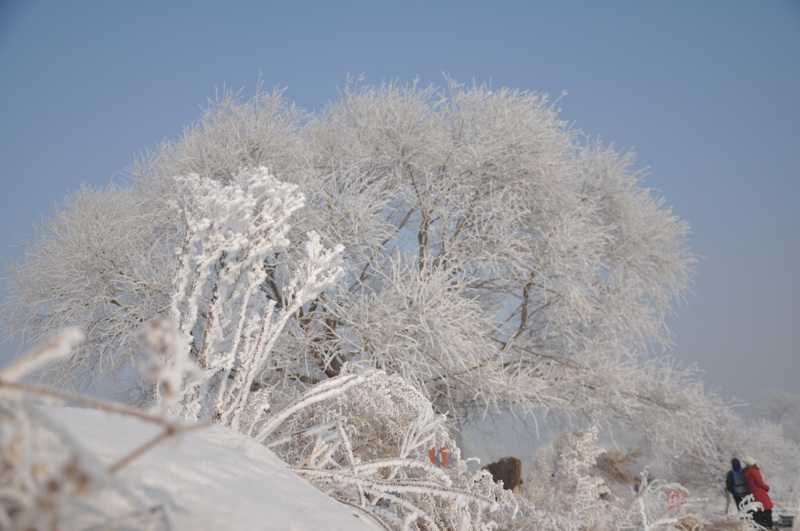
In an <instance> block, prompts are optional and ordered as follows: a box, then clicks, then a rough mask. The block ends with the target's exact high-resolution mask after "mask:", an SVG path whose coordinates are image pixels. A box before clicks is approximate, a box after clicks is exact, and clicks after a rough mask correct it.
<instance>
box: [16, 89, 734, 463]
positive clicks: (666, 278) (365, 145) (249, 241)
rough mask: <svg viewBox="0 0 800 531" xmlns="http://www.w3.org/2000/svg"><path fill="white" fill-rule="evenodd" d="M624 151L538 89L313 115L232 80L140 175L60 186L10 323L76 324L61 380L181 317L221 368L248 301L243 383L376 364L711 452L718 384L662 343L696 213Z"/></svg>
mask: <svg viewBox="0 0 800 531" xmlns="http://www.w3.org/2000/svg"><path fill="white" fill-rule="evenodd" d="M633 163H634V160H633V155H632V154H631V153H626V154H620V153H618V152H616V151H615V150H614V149H613V148H610V147H607V146H603V145H601V144H600V143H599V142H595V141H592V140H589V139H587V138H586V137H585V135H583V133H582V132H580V131H578V130H575V129H572V128H571V127H570V126H569V125H568V124H566V123H565V122H563V121H562V120H560V119H559V118H558V113H557V110H556V109H555V108H554V106H553V105H552V104H551V103H550V102H549V101H548V99H547V97H546V96H544V95H540V94H536V93H530V92H523V91H516V90H510V89H499V90H494V89H491V88H489V87H486V86H465V85H461V84H458V83H456V82H452V81H450V82H448V83H447V84H446V86H445V87H436V86H429V87H421V86H419V85H417V84H415V83H412V84H409V85H400V84H396V83H384V84H381V85H379V86H360V85H358V84H357V83H353V84H350V85H348V86H347V88H346V89H345V90H344V91H343V92H342V93H341V94H340V97H339V99H338V100H337V101H334V102H332V103H331V104H329V105H328V106H327V107H326V108H325V109H324V110H323V111H322V112H319V113H316V114H311V113H306V112H304V111H302V110H300V109H298V108H296V107H295V106H294V105H292V104H290V103H289V102H288V101H286V99H285V98H284V96H283V93H282V92H281V91H280V90H277V91H274V92H272V93H262V92H259V93H258V94H257V95H256V96H255V97H254V98H252V99H250V100H247V101H243V100H241V99H239V98H238V97H237V96H236V95H234V94H233V93H232V92H226V93H224V94H222V96H221V97H219V98H218V99H217V100H215V101H212V102H210V104H209V106H208V108H207V109H206V111H205V112H204V113H203V115H202V117H201V118H200V119H199V120H198V121H197V122H196V123H195V124H193V125H191V126H189V127H187V128H186V129H185V130H184V131H183V133H182V135H181V136H180V138H179V139H178V140H176V141H173V142H166V143H164V144H163V145H161V146H159V148H158V149H157V150H155V151H154V152H150V153H148V154H146V155H145V156H143V157H142V158H140V159H139V160H138V161H136V162H135V163H134V164H133V165H132V166H131V168H129V174H130V178H131V185H130V186H129V187H111V188H108V189H104V190H91V189H84V190H81V191H79V192H78V193H76V194H74V195H72V196H70V197H69V198H68V199H67V200H66V202H65V205H64V206H63V207H62V208H61V209H59V210H58V211H57V212H56V214H55V216H54V217H53V218H52V219H50V220H48V221H47V222H46V223H45V224H44V225H43V227H42V228H41V230H40V232H39V233H38V235H37V237H36V239H35V241H33V242H32V244H31V247H30V250H29V252H28V254H27V255H26V257H25V258H24V259H23V260H22V261H21V262H20V263H19V264H17V265H16V266H15V267H14V268H13V270H12V279H11V294H10V297H9V298H8V299H7V302H6V305H5V310H6V312H5V313H6V316H7V317H8V320H7V322H8V324H9V326H10V329H11V330H12V331H13V332H14V333H18V334H21V335H22V336H23V337H24V338H25V339H26V340H29V341H31V342H35V341H39V340H40V339H41V337H42V336H43V335H44V334H47V333H49V332H50V331H51V330H52V329H54V328H59V327H62V326H64V325H75V326H78V327H79V328H81V329H82V330H85V333H86V338H87V339H86V341H85V343H84V344H83V346H82V347H81V348H80V349H79V350H78V351H77V354H76V355H75V356H73V357H72V358H71V359H70V360H68V362H67V363H66V365H64V366H62V367H61V368H60V369H59V372H58V373H57V374H58V375H59V376H61V377H67V378H72V379H74V378H75V377H76V376H77V377H81V375H83V376H84V377H85V376H89V377H98V376H101V375H111V374H114V373H118V372H119V371H120V370H121V369H122V368H123V367H125V366H130V365H132V366H134V367H137V366H138V365H140V364H141V360H142V359H143V355H142V347H141V345H140V344H139V343H138V341H137V339H136V335H137V331H138V330H140V329H141V327H142V326H143V325H144V324H145V323H146V322H147V321H148V320H150V319H152V318H155V317H159V316H167V315H170V314H172V315H173V316H175V317H176V318H178V319H179V320H180V321H181V322H182V323H183V324H182V325H181V326H182V329H181V332H182V333H183V334H184V335H183V336H182V337H183V341H185V342H186V343H187V345H186V347H187V349H188V351H189V354H190V356H191V358H192V359H193V360H195V361H196V362H197V363H198V364H199V365H200V366H201V367H203V368H204V369H206V368H208V367H210V365H209V360H210V359H211V358H210V357H209V355H213V356H217V357H218V359H220V360H221V359H225V360H227V361H226V362H225V363H228V365H226V366H225V367H224V371H227V373H225V374H226V376H225V377H224V378H223V377H222V376H221V375H222V374H223V373H224V371H223V372H220V373H218V377H219V379H218V380H217V381H216V383H214V384H213V385H215V386H218V387H216V389H220V387H219V386H222V387H225V386H226V385H227V384H226V383H225V382H227V381H228V380H227V379H228V378H238V377H240V376H241V375H242V374H243V373H242V371H244V370H245V369H247V370H249V368H251V367H248V366H247V363H248V362H247V361H246V360H247V359H249V358H246V357H242V356H243V354H242V352H244V351H243V350H241V349H243V348H245V347H246V346H248V345H249V346H252V345H253V344H254V342H258V341H261V339H259V333H261V332H259V329H258V327H253V326H250V325H251V324H252V323H254V322H255V321H250V320H248V319H250V318H251V317H250V313H249V312H253V315H260V317H261V319H262V321H260V322H261V323H262V324H263V323H267V324H269V323H273V324H275V323H280V326H276V327H275V328H274V329H273V331H274V332H275V334H274V338H272V340H271V342H270V343H269V355H268V356H265V357H263V358H261V361H259V363H258V366H257V367H256V369H257V373H254V374H249V375H248V377H247V378H245V379H243V380H241V381H240V382H238V383H236V384H231V385H238V386H240V389H242V390H243V392H245V393H249V392H253V393H255V392H258V391H259V390H260V389H265V388H274V387H275V386H284V385H296V386H301V387H305V386H310V385H312V384H314V383H318V382H321V381H324V380H326V379H327V378H330V377H333V376H336V375H338V374H339V373H340V372H341V371H342V368H343V367H344V365H345V364H350V365H351V366H354V367H358V366H366V367H372V368H377V369H380V370H385V371H387V372H388V373H390V374H399V375H401V376H403V377H404V378H405V379H407V380H408V381H411V382H413V383H414V384H415V385H416V386H417V387H418V388H419V389H420V390H421V391H422V393H423V394H424V395H425V396H426V397H427V398H428V399H430V400H431V401H432V403H433V404H434V406H435V408H436V409H437V410H438V411H439V412H440V413H446V414H448V415H449V416H450V417H451V418H454V419H457V420H469V419H471V418H475V417H476V416H481V415H483V414H485V413H486V412H493V411H497V410H500V409H503V408H517V409H521V410H522V411H548V410H557V411H562V412H566V413H569V414H580V415H586V416H588V417H590V418H592V419H593V420H594V421H598V422H602V421H609V422H621V423H623V424H629V425H635V426H637V429H639V430H641V431H642V432H643V433H644V434H645V435H647V436H648V437H650V439H651V441H652V442H653V444H656V445H661V449H662V450H663V451H673V450H675V449H676V448H678V449H687V448H690V447H691V448H694V449H699V450H700V451H702V452H711V451H713V442H712V441H711V436H710V432H711V431H713V429H714V426H715V424H716V423H717V422H718V421H719V420H718V419H719V415H718V414H717V413H718V411H717V409H715V408H716V407H717V406H718V405H719V404H718V399H717V398H716V397H714V396H713V395H709V394H706V393H705V391H704V389H703V385H702V382H701V381H700V380H699V378H697V376H696V372H695V371H694V369H692V368H688V369H684V368H680V367H678V366H677V365H676V364H675V363H673V362H672V361H671V360H670V359H669V358H665V357H663V356H662V355H660V354H658V352H657V351H656V350H655V347H658V346H659V345H661V346H664V345H668V344H669V342H670V336H669V331H668V330H667V328H666V326H665V316H666V315H667V314H668V313H669V311H670V310H671V308H672V306H673V305H674V304H675V303H676V301H678V300H679V299H680V297H681V296H682V294H683V293H684V292H685V291H686V289H687V286H688V283H689V281H690V278H691V275H692V264H693V261H694V259H693V257H692V255H691V253H690V252H689V249H688V244H687V234H688V227H687V225H686V223H685V222H683V221H681V220H679V219H678V218H677V217H676V216H674V215H673V213H672V212H671V210H670V209H669V208H668V207H667V206H666V204H665V202H664V200H663V199H662V198H660V197H659V196H658V194H656V193H655V192H654V191H653V190H650V189H648V188H646V187H644V186H643V183H642V174H641V173H640V172H638V171H636V170H635V169H634V167H633ZM260 168H268V171H267V170H262V169H260ZM272 176H274V177H275V178H277V181H274V182H273V180H272V179H273V177H272ZM259 179H261V180H259ZM281 183H284V184H281ZM286 186H290V187H291V190H289V189H287V188H286ZM281 190H283V191H281ZM265 192H268V193H267V195H266V196H263V195H259V194H263V193H265ZM281 194H283V195H281ZM254 197H261V199H252V198H254ZM248 198H250V199H248ZM248 201H249V202H248ZM265 205H272V206H270V207H269V208H267V207H265ZM265 208H266V209H267V210H268V211H269V212H270V214H269V216H266V214H264V212H266V211H267V210H264V209H265ZM270 209H272V210H270ZM223 219H224V220H226V221H225V223H222V222H221V221H220V220H223ZM215 230H216V232H214V231H215ZM270 231H272V232H270ZM275 231H279V232H280V234H278V233H276V232H275ZM312 235H313V236H312ZM265 242H266V243H265ZM267 243H268V245H267ZM309 245H312V247H314V249H315V250H310V248H309ZM309 253H310V254H309ZM314 253H316V254H314ZM331 253H333V254H331ZM333 255H335V256H336V261H335V264H334V263H333V262H326V260H328V259H332V258H331V257H332V256H333ZM315 260H316V261H315ZM188 265H191V268H190V269H189V270H187V266H188ZM315 265H316V266H320V267H323V266H324V267H323V269H322V270H319V271H318V272H320V271H323V270H324V275H323V276H322V277H320V278H317V279H316V280H314V281H313V282H312V284H313V287H314V289H310V290H308V291H303V286H307V285H309V284H308V283H309V282H311V280H310V279H312V277H313V275H312V274H311V273H310V271H311V270H310V269H309V268H312V269H313V266H315ZM334 265H335V267H334ZM326 268H327V269H326ZM320 274H321V273H320ZM248 275H250V276H248ZM325 275H327V276H325ZM323 277H324V278H323ZM187 282H188V283H189V284H187ZM192 283H194V284H192ZM304 283H306V284H304ZM187 286H193V288H191V289H190V287H187ZM195 288H196V289H195ZM192 289H195V291H192ZM298 290H299V291H298ZM298 294H300V295H302V296H300V295H298ZM242 323H249V324H247V325H246V326H245V325H244V324H242ZM264 326H267V325H266V324H265V325H264ZM270 326H272V325H270ZM209 353H210V354H209ZM219 363H222V362H221V361H220V362H219ZM203 385H211V383H209V381H208V380H207V381H206V383H205V384H203ZM220 396H221V395H220ZM231 404H233V402H231V403H228V404H227V405H226V406H225V407H227V408H229V407H233V406H232V405H231ZM228 411H230V410H229V409H228ZM218 413H219V411H217V412H216V413H214V411H212V410H208V411H207V412H206V413H204V414H205V415H208V416H211V417H213V416H214V415H215V414H218ZM678 419H679V420H678ZM676 426H680V429H679V430H673V428H675V427H676ZM671 430H672V431H671ZM667 434H669V436H668V437H666V435H667Z"/></svg>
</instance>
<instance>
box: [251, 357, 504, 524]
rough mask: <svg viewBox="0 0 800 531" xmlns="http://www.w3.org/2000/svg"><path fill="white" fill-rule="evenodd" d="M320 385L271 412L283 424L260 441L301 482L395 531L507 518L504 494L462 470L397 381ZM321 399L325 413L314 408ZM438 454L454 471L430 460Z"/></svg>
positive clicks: (364, 377)
mask: <svg viewBox="0 0 800 531" xmlns="http://www.w3.org/2000/svg"><path fill="white" fill-rule="evenodd" d="M317 387H322V388H323V390H322V391H320V392H316V393H315V388H312V389H311V390H310V391H308V392H306V393H304V394H303V395H301V396H299V397H297V398H296V399H294V400H293V401H290V402H289V403H288V404H286V405H282V406H281V407H280V408H276V409H279V412H278V413H276V414H275V417H282V418H283V419H284V420H283V422H282V423H281V424H280V425H277V424H276V423H274V422H272V421H270V420H268V421H267V422H266V425H267V426H270V428H269V429H268V430H264V429H262V430H261V433H260V434H257V436H258V435H260V436H262V437H264V438H265V440H264V442H265V444H267V446H269V447H270V448H272V449H273V450H274V451H275V452H276V453H277V454H278V455H279V456H281V457H282V458H283V459H284V460H285V461H286V462H287V463H289V464H290V465H292V466H293V468H294V470H295V471H296V472H297V473H298V474H300V475H301V476H303V477H305V478H307V479H309V480H310V481H311V482H312V483H314V484H316V485H317V486H319V487H320V488H321V489H322V490H324V491H326V492H328V493H329V494H331V495H332V496H333V497H335V498H336V499H338V500H340V501H342V502H344V503H347V504H352V505H355V506H358V507H360V508H362V509H363V510H365V511H367V512H369V513H370V514H371V515H373V516H374V517H375V518H376V519H378V521H380V522H383V523H384V524H385V525H386V526H387V527H388V528H392V529H395V528H409V529H481V528H483V527H484V526H486V525H489V523H491V522H492V521H493V518H494V517H496V516H501V515H502V514H503V511H501V510H499V505H498V503H503V501H505V502H506V503H509V502H510V494H506V493H503V492H502V490H501V489H500V488H499V487H498V486H497V485H494V484H493V483H492V482H491V479H490V478H487V477H486V476H485V475H483V474H477V475H473V474H470V473H468V472H467V468H466V463H464V462H463V461H462V460H461V458H460V455H459V451H458V449H457V448H456V446H455V443H454V442H453V440H452V439H451V438H450V436H449V435H448V433H447V429H446V427H445V423H444V419H443V418H442V417H441V416H439V415H436V414H435V413H434V411H433V408H432V407H431V403H430V401H429V400H427V399H426V398H425V397H424V396H423V395H422V394H421V393H420V392H419V391H417V390H416V389H415V388H413V387H412V386H411V385H410V384H409V383H408V382H406V381H405V380H404V379H403V378H402V377H400V376H397V375H391V376H390V375H387V374H386V373H385V372H383V371H376V370H354V371H351V369H350V368H349V367H345V368H344V370H343V371H342V374H340V375H339V376H338V377H336V378H334V379H332V380H330V381H329V382H326V383H323V384H319V385H318V386H317ZM317 397H324V400H325V402H324V404H323V407H317V406H313V407H312V404H315V403H316V402H318V399H317ZM284 411H292V412H293V414H291V415H285V414H284V413H283V412H284ZM443 447H444V448H446V449H447V451H448V452H449V459H450V465H451V468H441V467H438V466H435V465H434V464H432V463H431V462H430V460H429V457H428V451H429V450H430V449H431V448H443Z"/></svg>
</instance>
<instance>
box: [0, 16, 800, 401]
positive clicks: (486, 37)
mask: <svg viewBox="0 0 800 531" xmlns="http://www.w3.org/2000/svg"><path fill="white" fill-rule="evenodd" d="M362 73H363V74H364V76H365V80H366V82H368V83H380V82H381V81H382V80H394V79H397V80H400V81H401V82H402V81H411V80H413V79H414V78H415V77H419V78H420V80H421V81H422V82H423V84H427V83H437V84H441V83H442V82H443V80H444V74H449V75H451V76H452V77H454V78H455V79H457V80H459V81H462V82H467V83H471V82H473V81H475V82H478V83H483V82H491V83H492V85H494V86H496V87H499V86H508V87H512V88H519V89H523V90H530V91H539V92H546V93H549V94H550V95H551V97H553V98H555V97H558V96H559V95H560V94H561V93H562V91H564V90H566V91H568V95H567V96H566V97H564V98H563V99H561V100H560V101H559V102H558V107H560V108H561V117H562V118H564V119H565V120H568V121H570V122H573V123H574V126H575V127H577V128H580V129H582V130H583V131H584V132H586V133H587V134H589V135H590V136H592V137H600V138H601V139H602V140H604V141H605V142H607V143H614V144H615V145H616V146H617V148H619V149H621V150H629V149H633V150H634V151H635V152H636V153H637V154H638V157H637V165H638V166H639V167H641V168H648V169H649V172H650V174H649V176H648V177H647V179H646V181H645V184H646V185H647V186H649V187H651V188H654V189H656V190H659V192H660V193H661V195H663V197H664V198H665V199H666V201H667V203H668V204H669V205H672V207H673V210H674V212H675V213H676V214H677V215H678V216H679V217H681V218H682V219H684V220H686V221H688V222H689V224H690V225H691V227H692V236H691V247H692V249H693V251H694V252H695V253H696V254H698V255H700V256H702V258H701V260H700V262H699V263H698V266H697V272H698V275H697V277H696V279H695V284H694V286H693V291H694V293H693V294H691V295H689V297H688V298H687V302H686V303H685V304H683V305H681V306H680V307H678V308H677V314H676V315H675V316H674V317H673V318H671V319H670V324H671V327H672V329H673V331H674V332H675V334H676V338H675V339H676V345H675V348H674V349H673V354H674V355H675V357H676V358H677V359H678V360H679V361H680V362H681V363H683V364H690V363H697V364H698V365H699V366H700V367H701V368H702V369H703V370H705V371H706V374H705V380H706V381H707V382H708V384H709V385H710V386H712V387H717V388H719V391H720V393H721V394H722V396H723V397H725V398H731V397H733V396H736V397H738V398H741V399H743V400H745V401H748V402H753V401H755V400H756V399H757V398H758V396H759V395H760V393H761V392H762V391H763V390H765V389H768V388H778V389H784V390H786V391H789V392H792V393H795V394H800V347H799V346H798V345H800V280H799V279H798V270H800V207H798V200H799V199H800V193H798V192H800V170H799V169H798V167H800V165H799V163H800V134H799V133H798V127H800V2H799V1H798V0H702V1H700V0H669V1H667V0H660V1H655V0H625V1H621V0H611V1H608V0H603V1H595V0H585V1H571V0H547V1H539V0H526V1H522V0H519V1H493V2H489V1H482V2H474V1H465V0H460V1H451V0H438V1H430V2H423V1H415V0H412V1H404V2H390V1H388V0H374V1H366V0H360V1H355V0H354V1H341V2H333V1H321V0H320V1H315V2H310V1H300V0H297V1H286V0H284V1H281V2H273V1H267V0H262V1H250V2H246V1H238V0H228V1H226V2H219V1H214V2H211V1H199V0H196V1H191V2H189V1H168V0H136V1H130V2H109V1H107V0H91V1H89V0H74V1H70V2H60V1H44V0H27V1H26V0H0V172H1V173H0V175H2V184H3V188H2V194H1V195H0V216H2V217H1V218H0V219H1V220H2V230H0V257H3V258H5V259H6V260H10V259H14V258H16V257H19V256H20V255H21V252H22V249H21V248H20V247H18V246H16V245H15V244H16V243H17V242H18V241H19V240H20V239H21V238H22V237H29V236H31V235H32V234H33V229H32V226H33V224H34V223H35V222H37V221H38V220H39V219H40V217H41V215H49V214H51V213H52V211H53V206H54V204H56V203H57V202H59V201H61V199H62V198H63V197H64V195H65V194H68V193H70V192H72V191H74V190H76V189H77V188H78V187H79V186H80V184H81V183H83V182H87V183H91V184H95V185H103V184H105V183H108V182H109V181H110V180H112V179H120V174H121V172H122V171H123V170H124V169H125V168H126V167H127V166H128V165H129V164H130V163H131V162H132V161H133V160H134V158H135V156H136V154H137V153H139V152H140V151H141V150H145V149H148V148H154V147H155V146H156V145H157V144H158V143H159V142H161V141H163V140H164V139H174V138H176V137H177V136H178V135H179V134H180V132H181V130H182V128H183V127H184V126H185V125H188V124H189V123H191V122H192V121H193V120H195V119H196V118H198V117H199V115H200V108H201V107H202V106H203V105H205V103H206V100H207V98H208V97H209V96H213V95H214V92H215V90H216V89H217V88H222V87H223V86H224V85H228V86H233V87H235V88H242V89H243V95H245V96H248V97H249V96H251V95H253V94H254V92H255V87H256V83H257V80H258V78H259V75H261V76H262V79H263V83H264V87H265V88H266V89H271V88H273V87H275V86H282V87H286V89H287V90H286V93H285V95H286V96H287V97H288V98H289V99H291V100H293V101H295V102H296V103H297V104H298V105H299V106H300V107H303V108H306V109H310V110H313V109H319V108H321V107H322V106H323V105H324V104H325V103H326V102H327V101H329V100H333V99H336V97H337V92H336V91H337V87H342V86H343V85H344V82H345V79H346V76H347V75H348V74H356V75H358V74H362ZM2 355H3V356H4V357H5V358H7V357H8V349H7V348H5V350H4V351H3V354H2Z"/></svg>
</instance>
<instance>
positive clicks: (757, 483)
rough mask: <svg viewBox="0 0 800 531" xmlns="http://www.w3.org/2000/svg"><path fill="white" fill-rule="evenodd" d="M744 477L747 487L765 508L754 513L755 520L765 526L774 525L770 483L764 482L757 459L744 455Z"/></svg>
mask: <svg viewBox="0 0 800 531" xmlns="http://www.w3.org/2000/svg"><path fill="white" fill-rule="evenodd" d="M742 461H744V464H745V467H744V477H745V479H746V480H747V489H748V490H749V491H750V494H752V495H753V498H754V499H755V501H757V502H761V504H762V505H763V506H764V508H763V509H762V510H760V511H755V512H754V513H753V520H754V521H755V522H756V523H757V524H759V525H762V526H764V527H767V528H769V527H772V500H771V499H770V497H769V494H767V492H769V485H767V484H766V483H764V480H763V479H762V478H761V471H760V470H759V469H758V465H756V460H755V459H753V458H752V457H743V458H742Z"/></svg>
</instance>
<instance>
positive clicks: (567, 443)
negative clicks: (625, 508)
mask: <svg viewBox="0 0 800 531" xmlns="http://www.w3.org/2000/svg"><path fill="white" fill-rule="evenodd" d="M597 433H598V430H597V428H595V427H592V428H589V429H588V430H578V431H574V432H566V433H564V434H563V435H561V436H560V437H559V438H558V439H557V440H556V443H555V445H554V447H553V449H552V451H551V455H549V456H547V455H542V456H539V457H538V458H537V459H536V460H535V461H534V464H533V467H532V470H531V471H530V473H529V475H528V478H526V481H525V493H526V496H527V497H528V498H529V499H530V500H531V501H532V502H533V503H534V504H535V505H536V506H538V507H546V508H547V509H548V510H549V511H552V512H554V513H556V514H558V515H559V516H561V517H562V518H564V519H565V520H566V521H568V522H573V525H574V527H573V528H574V529H592V528H593V527H594V525H595V523H596V522H597V520H598V518H599V517H600V516H601V515H603V514H604V513H605V512H607V504H606V502H605V501H604V500H603V499H602V498H601V497H602V496H604V495H606V494H608V493H609V489H608V487H607V486H606V485H605V482H604V481H603V480H602V479H601V478H598V477H593V476H591V475H590V474H589V469H590V468H591V467H592V466H593V465H594V464H595V462H596V461H597V457H598V456H599V455H600V454H602V453H603V452H604V450H603V449H602V448H599V447H597V446H594V444H593V443H594V441H595V440H596V439H597Z"/></svg>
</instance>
